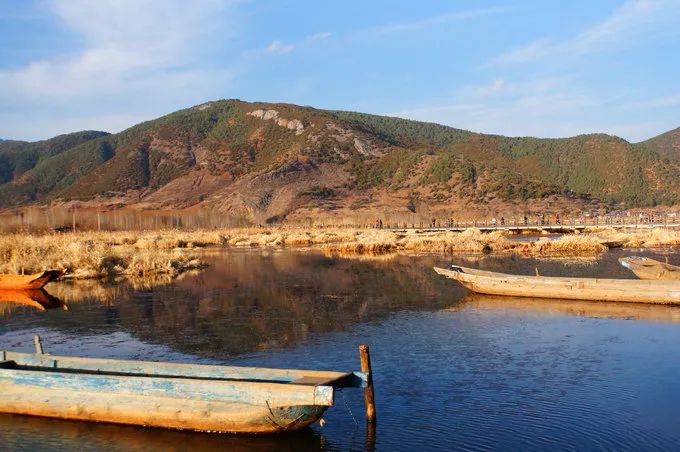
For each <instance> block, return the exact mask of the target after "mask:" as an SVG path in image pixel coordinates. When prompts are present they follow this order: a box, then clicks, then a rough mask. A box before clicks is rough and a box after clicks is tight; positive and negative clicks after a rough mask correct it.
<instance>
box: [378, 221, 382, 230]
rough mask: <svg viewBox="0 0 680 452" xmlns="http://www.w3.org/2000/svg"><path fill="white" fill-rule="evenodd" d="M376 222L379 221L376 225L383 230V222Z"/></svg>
mask: <svg viewBox="0 0 680 452" xmlns="http://www.w3.org/2000/svg"><path fill="white" fill-rule="evenodd" d="M378 221H379V223H378V225H379V226H380V229H382V228H383V222H382V220H378Z"/></svg>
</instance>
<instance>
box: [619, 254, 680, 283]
mask: <svg viewBox="0 0 680 452" xmlns="http://www.w3.org/2000/svg"><path fill="white" fill-rule="evenodd" d="M619 262H620V263H621V265H623V266H624V267H626V268H627V269H629V270H630V271H632V272H633V273H635V276H637V277H638V278H640V279H657V280H660V279H675V280H680V267H678V266H677V265H671V264H667V263H665V262H659V261H657V260H654V259H650V258H648V257H640V256H630V257H622V258H620V259H619Z"/></svg>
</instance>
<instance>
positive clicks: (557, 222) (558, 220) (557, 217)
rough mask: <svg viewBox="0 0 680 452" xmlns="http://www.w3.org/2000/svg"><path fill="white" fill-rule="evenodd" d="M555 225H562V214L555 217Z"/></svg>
mask: <svg viewBox="0 0 680 452" xmlns="http://www.w3.org/2000/svg"><path fill="white" fill-rule="evenodd" d="M555 224H557V225H559V224H560V214H559V213H558V214H557V215H555Z"/></svg>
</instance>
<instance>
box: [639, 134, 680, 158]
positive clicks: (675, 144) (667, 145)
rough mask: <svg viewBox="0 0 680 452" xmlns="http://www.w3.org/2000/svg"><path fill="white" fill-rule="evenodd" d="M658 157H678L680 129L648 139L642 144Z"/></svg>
mask: <svg viewBox="0 0 680 452" xmlns="http://www.w3.org/2000/svg"><path fill="white" fill-rule="evenodd" d="M642 144H643V145H644V146H646V147H649V148H651V149H653V150H654V151H656V152H657V153H658V154H659V155H661V156H664V157H667V158H669V159H674V158H678V157H680V127H678V128H677V129H673V130H670V131H668V132H666V133H662V134H661V135H659V136H656V137H654V138H650V139H649V140H647V141H644V142H643V143H642Z"/></svg>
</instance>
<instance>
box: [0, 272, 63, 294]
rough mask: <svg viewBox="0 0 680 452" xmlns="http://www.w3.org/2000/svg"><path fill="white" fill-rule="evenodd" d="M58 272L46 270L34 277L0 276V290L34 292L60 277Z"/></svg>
mask: <svg viewBox="0 0 680 452" xmlns="http://www.w3.org/2000/svg"><path fill="white" fill-rule="evenodd" d="M61 274H62V272H61V271H59V270H47V271H44V272H42V273H36V274H34V275H0V289H1V290H36V289H42V288H43V287H44V286H45V284H47V283H49V282H51V281H54V280H55V279H57V278H59V277H60V276H61Z"/></svg>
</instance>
